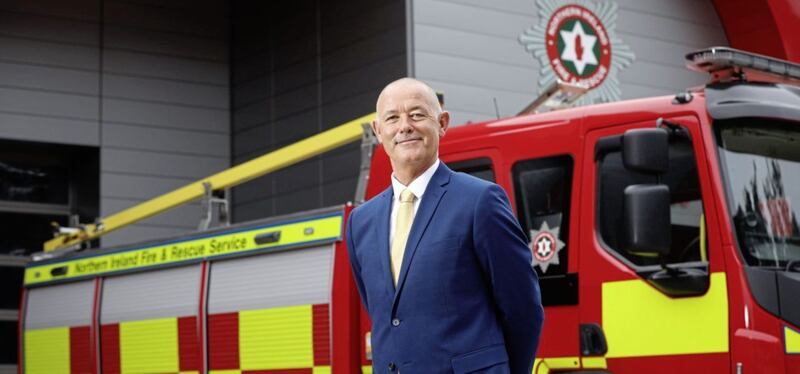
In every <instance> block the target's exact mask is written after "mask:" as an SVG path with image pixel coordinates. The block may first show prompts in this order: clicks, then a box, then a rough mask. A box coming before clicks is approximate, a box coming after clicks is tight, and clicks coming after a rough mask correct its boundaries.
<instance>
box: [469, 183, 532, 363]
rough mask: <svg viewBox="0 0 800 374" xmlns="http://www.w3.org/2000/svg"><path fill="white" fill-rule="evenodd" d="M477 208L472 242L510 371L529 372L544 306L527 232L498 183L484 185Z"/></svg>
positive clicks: (474, 215) (474, 216) (474, 214)
mask: <svg viewBox="0 0 800 374" xmlns="http://www.w3.org/2000/svg"><path fill="white" fill-rule="evenodd" d="M475 209H476V211H475V212H474V213H473V243H474V245H475V251H476V255H477V257H478V259H479V262H480V265H481V267H482V269H483V272H484V276H485V277H486V279H487V280H488V282H489V283H490V287H491V291H492V294H493V296H494V302H495V305H496V309H497V312H498V319H499V320H500V321H499V322H500V324H501V326H502V329H503V334H504V337H505V343H506V350H507V351H508V356H509V366H510V368H511V373H530V372H531V369H532V366H533V360H534V357H535V356H536V348H537V346H538V343H539V335H540V334H541V330H542V323H543V320H544V309H543V308H542V303H541V296H540V293H539V280H538V277H537V276H536V271H535V270H533V267H532V266H531V253H530V250H529V249H528V245H527V240H526V238H525V234H524V233H523V231H522V228H520V226H519V223H518V222H517V219H516V218H515V217H514V214H513V213H512V212H511V207H510V204H509V202H508V198H507V196H506V194H505V192H504V191H503V190H502V189H501V188H500V187H499V186H497V185H494V184H493V185H491V186H490V187H489V188H487V189H485V190H484V191H483V192H482V193H481V196H480V197H479V199H478V203H477V204H476V206H475Z"/></svg>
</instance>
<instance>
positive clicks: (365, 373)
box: [361, 365, 372, 374]
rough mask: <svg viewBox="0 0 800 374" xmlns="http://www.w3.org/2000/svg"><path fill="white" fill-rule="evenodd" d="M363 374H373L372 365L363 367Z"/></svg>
mask: <svg viewBox="0 0 800 374" xmlns="http://www.w3.org/2000/svg"><path fill="white" fill-rule="evenodd" d="M361 374H372V365H363V366H361Z"/></svg>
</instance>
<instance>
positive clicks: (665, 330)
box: [20, 48, 800, 374]
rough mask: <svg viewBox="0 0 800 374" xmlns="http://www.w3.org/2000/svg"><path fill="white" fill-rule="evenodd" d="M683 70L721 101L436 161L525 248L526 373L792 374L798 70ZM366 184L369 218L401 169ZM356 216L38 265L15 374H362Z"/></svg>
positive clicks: (445, 152)
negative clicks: (531, 333) (505, 205)
mask: <svg viewBox="0 0 800 374" xmlns="http://www.w3.org/2000/svg"><path fill="white" fill-rule="evenodd" d="M687 66H689V67H690V68H691V69H694V70H698V71H702V72H707V73H709V75H710V77H711V79H710V81H709V83H708V84H706V85H705V86H702V87H696V88H691V89H688V90H687V91H686V92H683V93H679V94H677V95H675V96H669V97H656V98H648V99H639V100H631V101H623V102H615V103H609V104H599V105H591V106H585V107H577V108H571V109H565V110H557V111H549V112H544V113H537V114H530V115H520V116H516V117H513V118H506V119H499V120H496V121H490V122H485V123H480V124H470V125H465V126H460V127H455V128H451V129H450V130H449V131H448V133H447V135H446V136H445V138H444V139H443V140H442V143H441V148H440V159H441V160H442V161H443V162H445V163H446V164H447V165H449V166H450V167H451V168H452V169H454V170H456V171H461V172H465V173H469V174H472V175H474V176H476V177H478V178H483V179H486V180H490V181H493V182H495V183H497V184H499V185H500V186H502V187H503V188H504V189H505V191H506V192H507V193H508V196H509V198H510V200H511V202H512V205H513V208H514V210H515V212H516V213H517V217H518V219H519V222H520V224H521V226H522V227H523V229H524V231H525V232H526V233H527V234H528V235H529V241H530V242H529V243H530V244H529V245H530V249H531V254H532V259H533V261H532V264H531V265H532V266H533V267H534V268H535V269H536V271H537V273H538V275H539V279H540V284H541V290H542V300H543V302H544V304H545V325H544V331H543V335H542V341H541V344H540V346H539V351H538V352H537V358H536V359H535V363H534V372H535V373H550V372H573V373H577V372H580V373H592V372H597V373H704V374H705V373H736V374H740V373H746V374H750V373H787V374H788V373H800V223H799V222H798V215H800V87H799V86H798V84H799V83H800V65H797V64H793V63H789V62H786V61H781V60H777V59H773V58H769V57H765V56H760V55H754V54H750V53H746V52H742V51H738V50H734V49H730V48H710V49H707V50H702V51H699V52H695V53H691V54H689V55H687ZM367 165H368V166H369V168H368V170H369V172H368V176H369V178H368V179H365V181H366V180H368V184H366V191H365V193H366V197H367V198H369V197H371V196H374V195H376V194H378V193H380V192H381V191H382V190H384V189H385V188H387V187H388V186H389V185H390V181H389V176H390V173H391V166H390V164H389V161H388V158H387V157H386V155H385V153H384V152H383V151H382V150H381V149H380V148H378V149H376V151H375V152H374V155H372V156H371V157H370V158H366V159H365V165H364V166H365V167H364V168H363V170H367V168H366V166H367ZM365 176H366V175H365ZM351 209H352V206H351V205H349V204H348V205H347V206H343V207H333V208H330V209H324V210H320V211H313V212H307V213H302V214H296V215H293V216H288V217H277V218H271V219H269V220H265V221H259V222H252V223H245V224H238V225H235V226H231V227H222V228H217V229H212V230H209V231H204V232H200V233H195V234H191V235H187V236H185V237H181V238H173V239H170V240H163V241H158V242H150V243H142V244H139V245H132V246H126V247H121V248H108V249H88V250H82V251H70V252H64V254H63V255H54V256H48V257H50V258H46V259H42V260H39V261H33V262H31V263H30V264H29V265H28V267H27V269H26V274H25V289H24V292H23V295H24V296H23V305H22V306H21V308H20V310H21V319H20V321H21V328H20V347H21V348H20V355H21V359H20V362H21V363H22V365H20V371H21V372H24V373H79V372H80V373H84V372H86V373H90V372H92V373H98V372H102V373H134V372H135V373H156V372H159V373H164V372H172V373H178V372H180V373H184V372H195V373H206V372H208V373H220V374H222V373H226V374H228V373H256V372H257V373H314V374H317V373H342V374H344V373H357V372H363V373H370V372H372V370H373V368H372V367H371V362H370V361H369V357H370V354H371V349H372V347H371V344H370V341H369V336H370V334H369V331H370V326H369V321H368V318H367V316H366V313H365V312H364V311H363V308H362V307H361V306H360V304H359V301H358V295H357V293H356V290H355V287H354V285H353V282H352V279H351V277H350V273H349V272H350V268H349V263H348V260H347V252H346V248H345V247H344V242H343V241H342V235H343V234H342V233H343V231H342V227H343V223H344V222H345V221H346V219H347V215H348V213H349V212H350V210H351ZM57 252H58V250H56V251H54V252H53V253H57ZM375 370H376V372H381V371H382V370H386V369H385V368H375Z"/></svg>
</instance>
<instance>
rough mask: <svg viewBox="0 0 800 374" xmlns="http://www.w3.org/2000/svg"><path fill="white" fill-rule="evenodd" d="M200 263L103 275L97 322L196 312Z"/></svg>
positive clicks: (183, 314) (104, 322) (162, 316)
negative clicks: (109, 275)
mask: <svg viewBox="0 0 800 374" xmlns="http://www.w3.org/2000/svg"><path fill="white" fill-rule="evenodd" d="M199 297H200V265H199V264H195V265H191V266H184V267H179V268H172V269H164V270H154V271H147V272H143V273H136V274H129V275H121V276H117V277H110V278H107V279H106V280H105V281H104V283H103V298H102V304H101V307H100V322H101V323H103V324H106V323H116V322H120V321H137V320H145V319H155V318H165V317H180V316H189V315H191V316H193V315H197V311H198V305H199V304H198V303H199Z"/></svg>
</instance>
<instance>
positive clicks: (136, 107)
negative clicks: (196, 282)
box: [100, 0, 230, 246]
mask: <svg viewBox="0 0 800 374" xmlns="http://www.w3.org/2000/svg"><path fill="white" fill-rule="evenodd" d="M103 20H104V28H103V47H104V48H103V76H102V78H103V80H102V101H101V104H102V108H101V109H102V123H103V127H102V131H101V144H102V151H101V160H102V161H101V186H100V191H101V200H100V204H101V215H102V216H107V215H109V214H113V213H115V212H117V211H120V210H122V209H125V208H127V207H130V206H133V205H135V204H137V203H140V202H142V201H145V200H147V199H150V198H153V197H156V196H158V195H160V194H163V193H166V192H169V191H171V190H172V189H174V188H176V187H180V186H183V185H186V184H188V183H191V182H193V181H195V180H198V179H200V178H203V177H206V176H208V175H211V174H213V173H215V172H218V171H220V170H223V169H225V168H227V167H229V165H230V137H229V134H230V115H229V89H228V75H229V65H228V54H229V50H228V47H229V44H228V22H229V20H228V5H227V3H226V2H225V1H223V0H204V1H193V2H175V1H166V0H163V1H146V2H131V1H117V0H105V1H104V2H103ZM134 186H135V188H134ZM134 190H136V191H134ZM199 218H200V209H199V208H198V207H197V205H193V206H192V205H190V206H188V207H183V208H180V209H179V210H177V211H173V212H169V213H167V214H164V215H158V216H155V217H152V218H150V219H147V220H145V221H143V222H141V223H138V224H136V225H133V226H132V227H128V228H126V229H125V230H120V231H117V232H114V233H111V234H109V235H107V236H105V237H104V238H103V239H102V243H103V245H104V246H113V245H118V244H123V243H129V242H134V241H141V240H147V239H152V238H156V237H164V236H171V235H176V234H180V233H184V232H187V231H193V230H194V229H195V228H196V227H197V222H198V221H199Z"/></svg>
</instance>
